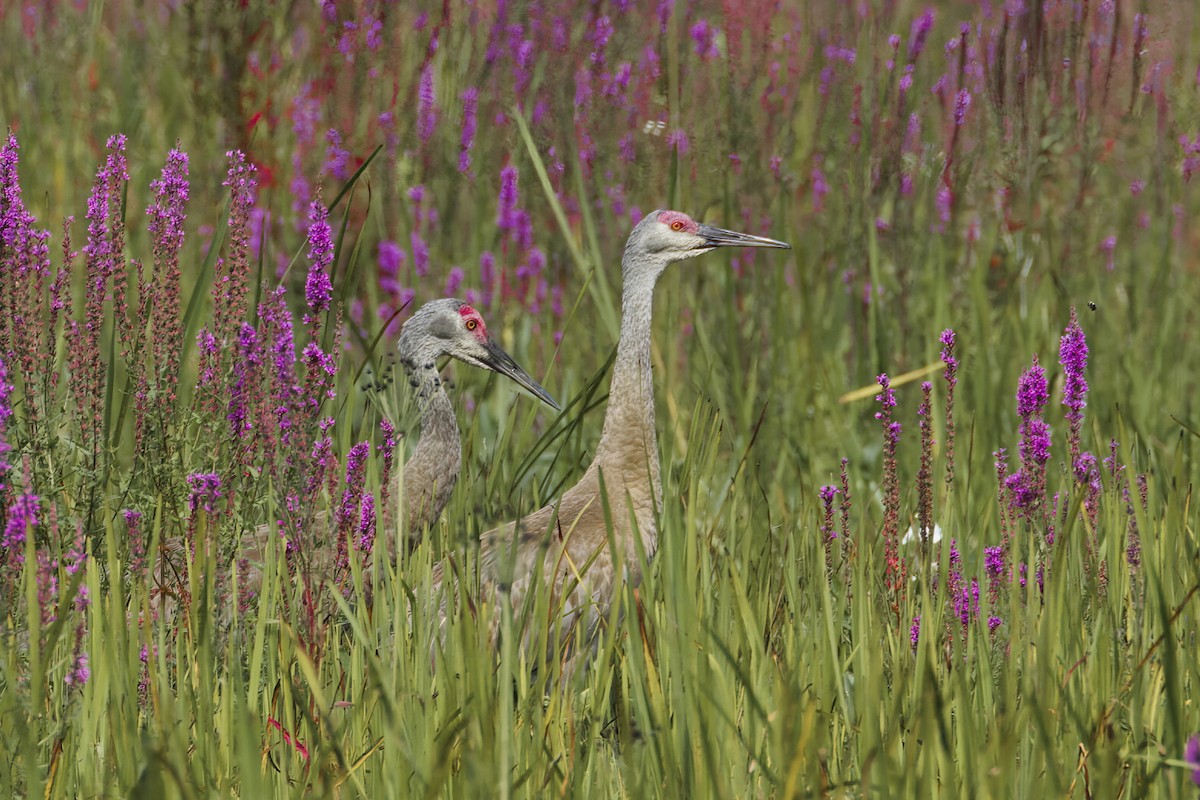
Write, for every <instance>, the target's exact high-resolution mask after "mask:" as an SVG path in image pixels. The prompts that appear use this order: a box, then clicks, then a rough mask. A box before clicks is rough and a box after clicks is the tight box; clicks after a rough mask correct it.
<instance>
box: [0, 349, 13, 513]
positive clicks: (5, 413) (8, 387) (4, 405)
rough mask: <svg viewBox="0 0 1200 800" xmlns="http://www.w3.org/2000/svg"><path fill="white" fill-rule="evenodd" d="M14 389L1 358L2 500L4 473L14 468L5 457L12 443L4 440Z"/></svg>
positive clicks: (0, 448)
mask: <svg viewBox="0 0 1200 800" xmlns="http://www.w3.org/2000/svg"><path fill="white" fill-rule="evenodd" d="M12 390H13V385H12V384H11V383H9V382H8V369H7V367H5V366H4V359H3V358H0V500H2V499H3V498H4V496H5V494H4V489H5V484H4V473H6V472H8V470H10V469H12V465H11V464H9V463H8V461H7V460H6V459H5V457H4V454H5V453H7V452H8V451H9V450H11V449H12V445H10V444H8V442H6V441H4V429H5V428H6V427H7V426H8V420H9V419H10V418H11V417H12V406H10V405H9V402H8V398H9V396H10V395H11V394H12Z"/></svg>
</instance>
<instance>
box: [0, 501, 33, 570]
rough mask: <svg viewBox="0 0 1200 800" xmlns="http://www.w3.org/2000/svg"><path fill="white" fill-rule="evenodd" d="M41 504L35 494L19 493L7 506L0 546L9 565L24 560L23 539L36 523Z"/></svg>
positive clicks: (20, 562) (18, 564) (15, 565)
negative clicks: (6, 518) (6, 517)
mask: <svg viewBox="0 0 1200 800" xmlns="http://www.w3.org/2000/svg"><path fill="white" fill-rule="evenodd" d="M41 509H42V505H41V501H40V500H39V499H38V496H37V495H35V494H20V495H17V498H16V499H15V500H13V502H12V504H11V505H9V507H8V520H7V522H5V525H4V534H3V535H2V536H0V548H3V549H4V551H5V555H6V560H7V563H8V565H9V566H12V567H19V566H20V565H21V564H23V563H24V562H25V539H26V538H27V537H28V536H29V534H30V532H31V531H32V529H33V526H35V525H37V524H38V514H39V513H41Z"/></svg>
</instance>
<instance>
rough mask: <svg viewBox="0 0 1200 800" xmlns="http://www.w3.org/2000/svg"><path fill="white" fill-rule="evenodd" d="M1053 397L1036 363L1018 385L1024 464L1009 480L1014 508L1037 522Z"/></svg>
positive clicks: (1041, 508)
mask: <svg viewBox="0 0 1200 800" xmlns="http://www.w3.org/2000/svg"><path fill="white" fill-rule="evenodd" d="M1048 399H1049V390H1048V388H1047V385H1046V373H1045V371H1044V370H1043V369H1042V367H1041V365H1040V364H1038V359H1037V356H1036V355H1035V356H1034V357H1033V364H1032V365H1031V366H1030V367H1029V369H1027V370H1025V372H1023V373H1022V374H1021V379H1020V381H1019V382H1018V385H1017V414H1018V415H1019V416H1020V417H1021V429H1020V435H1021V439H1020V443H1019V445H1018V452H1019V453H1020V455H1021V468H1020V469H1019V470H1018V471H1017V472H1015V473H1013V474H1012V475H1009V476H1008V478H1007V484H1008V487H1009V489H1010V490H1011V496H1012V504H1013V510H1014V511H1016V512H1017V514H1018V515H1019V516H1023V517H1025V518H1026V519H1027V520H1029V521H1031V522H1033V521H1037V520H1039V519H1040V516H1041V512H1043V511H1044V507H1045V502H1046V462H1047V461H1049V460H1050V426H1049V425H1047V424H1046V421H1045V420H1044V419H1043V418H1042V414H1043V411H1044V409H1045V407H1046V401H1047V400H1048ZM1047 539H1048V540H1049V541H1048V543H1049V542H1052V541H1053V531H1052V530H1049V531H1047Z"/></svg>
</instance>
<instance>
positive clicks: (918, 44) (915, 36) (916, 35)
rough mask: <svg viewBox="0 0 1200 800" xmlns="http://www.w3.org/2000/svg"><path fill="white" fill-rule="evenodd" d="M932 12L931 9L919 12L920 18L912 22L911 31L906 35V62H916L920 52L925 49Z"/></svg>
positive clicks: (931, 21)
mask: <svg viewBox="0 0 1200 800" xmlns="http://www.w3.org/2000/svg"><path fill="white" fill-rule="evenodd" d="M933 19H934V11H933V9H932V8H927V9H925V10H924V11H923V12H921V16H919V17H917V18H916V19H915V20H913V24H912V30H911V31H910V32H909V35H908V60H909V61H910V62H911V61H916V60H917V57H918V56H919V55H921V51H922V50H924V49H925V41H926V39H928V38H929V32H930V31H931V30H933Z"/></svg>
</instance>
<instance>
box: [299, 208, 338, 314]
mask: <svg viewBox="0 0 1200 800" xmlns="http://www.w3.org/2000/svg"><path fill="white" fill-rule="evenodd" d="M308 219H309V226H308V261H309V267H308V280H307V281H305V283H304V299H305V301H307V303H308V308H309V311H310V312H311V313H312V315H313V316H315V315H317V314H320V313H321V312H323V311H328V310H329V305H330V301H331V300H332V298H333V283H332V282H331V281H330V279H329V273H328V270H329V266H330V265H331V264H332V263H333V231H332V230H331V229H330V227H329V210H328V209H327V208H325V204H324V203H323V202H321V198H320V196H318V197H317V199H316V200H314V201H313V202H312V205H310V206H309V210H308Z"/></svg>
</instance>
